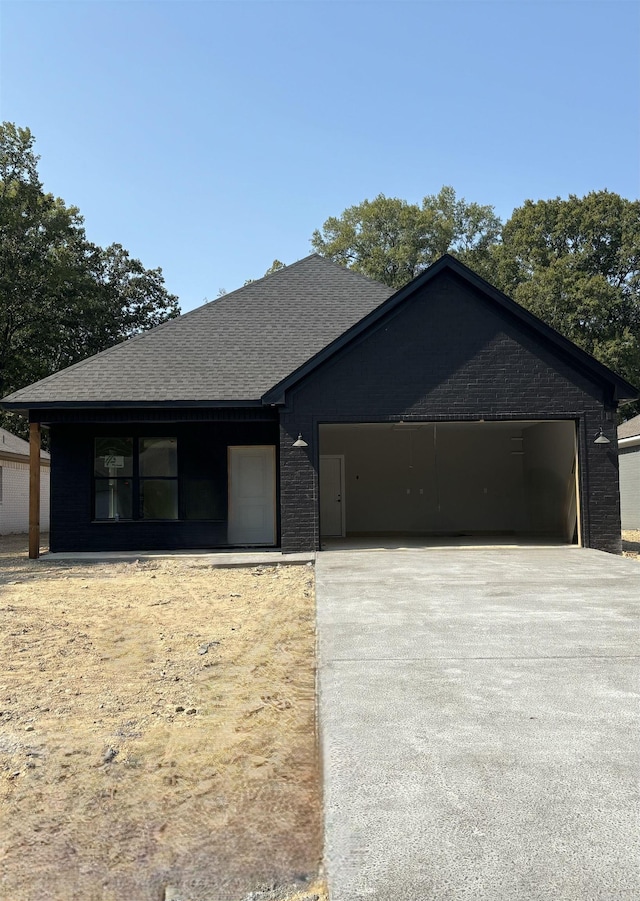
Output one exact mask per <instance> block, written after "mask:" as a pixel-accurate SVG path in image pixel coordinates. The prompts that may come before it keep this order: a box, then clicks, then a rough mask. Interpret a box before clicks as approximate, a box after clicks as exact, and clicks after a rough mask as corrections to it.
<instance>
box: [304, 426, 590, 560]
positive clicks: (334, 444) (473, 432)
mask: <svg viewBox="0 0 640 901" xmlns="http://www.w3.org/2000/svg"><path fill="white" fill-rule="evenodd" d="M319 480H320V534H321V537H322V538H323V539H337V538H367V537H369V538H382V537H388V538H400V537H405V538H414V539H420V538H424V539H429V538H433V539H438V538H444V537H449V538H458V539H469V538H476V539H482V540H484V541H485V542H486V540H487V539H493V540H492V541H491V543H502V542H503V541H504V543H511V542H512V541H513V539H516V540H518V541H525V542H526V541H529V540H542V541H549V542H560V543H579V540H580V532H579V496H578V488H577V485H578V479H577V451H576V427H575V422H574V421H572V420H562V421H558V420H554V421H540V420H536V421H528V420H525V421H517V422H438V423H433V422H411V423H403V422H399V423H358V424H326V425H321V426H320V472H319ZM424 543H429V542H428V541H426V542H424ZM462 543H464V542H462Z"/></svg>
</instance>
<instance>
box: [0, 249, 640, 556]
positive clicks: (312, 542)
mask: <svg viewBox="0 0 640 901" xmlns="http://www.w3.org/2000/svg"><path fill="white" fill-rule="evenodd" d="M636 397H637V391H636V389H635V388H633V386H631V385H629V384H628V383H627V382H626V381H625V380H624V379H622V378H620V377H619V376H617V375H616V374H615V373H613V372H611V370H609V369H607V368H606V367H605V366H603V365H602V364H600V363H599V362H597V361H596V360H595V359H594V358H593V357H591V356H589V354H587V353H585V352H584V351H582V350H580V349H579V348H578V347H576V346H575V345H574V344H572V343H571V342H570V341H568V340H566V339H565V338H563V337H562V336H561V335H559V334H558V333H557V332H555V331H554V330H553V329H551V328H549V327H548V326H547V325H545V324H544V323H543V322H541V321H540V320H539V319H537V318H536V317H535V316H533V315H532V314H530V313H529V312H527V311H526V310H524V309H523V308H522V307H520V306H519V305H518V304H516V303H514V302H513V301H512V300H510V299H509V298H508V297H506V296H505V295H504V294H502V293H501V292H500V291H498V290H496V289H495V288H493V287H492V286H491V285H489V284H488V283H487V282H485V281H484V280H483V279H481V278H480V277H479V276H477V275H475V274H474V273H473V272H471V271H470V270H469V269H467V268H466V267H465V266H463V265H462V264H461V263H459V262H458V261H457V260H455V259H454V258H453V257H450V256H448V255H447V256H444V257H443V258H442V259H440V260H439V261H438V262H437V263H435V264H434V265H433V266H431V267H430V268H429V269H428V270H427V271H425V272H424V273H422V274H421V275H420V276H418V277H417V278H416V279H414V280H413V281H412V282H411V283H410V284H408V285H406V286H405V287H404V288H402V289H401V290H400V291H397V292H392V290H391V289H389V288H387V287H386V286H384V285H381V284H378V283H376V282H373V281H370V280H369V279H366V278H364V277H362V276H360V275H357V274H355V273H353V272H351V271H349V270H347V269H344V268H341V267H339V266H337V265H335V264H333V263H331V262H329V261H327V260H325V259H323V258H322V257H319V256H317V255H312V256H310V257H307V258H305V259H304V260H300V261H299V262H298V263H295V264H294V265H292V266H288V267H286V268H284V269H282V270H280V271H278V272H275V273H273V274H272V275H270V276H268V277H265V278H263V279H260V280H259V281H256V282H252V283H250V284H249V285H247V286H245V287H244V288H241V289H240V290H239V291H236V292H233V293H232V294H227V295H225V296H224V297H221V298H220V299H218V300H216V301H213V302H212V303H209V304H206V305H205V306H203V307H200V308H199V309H197V310H194V311H192V312H190V313H187V314H186V315H184V316H181V317H180V318H178V319H175V320H172V321H171V322H168V323H165V324H163V325H161V326H159V327H158V328H156V329H153V330H152V331H150V332H147V333H144V334H143V335H140V336H138V337H136V338H134V339H133V340H131V341H127V342H125V343H124V344H120V345H118V346H116V347H113V348H111V349H110V350H107V351H105V352H104V353H101V354H98V355H97V356H95V357H91V358H90V359H88V360H85V361H83V362H81V363H78V364H76V365H75V366H72V367H70V368H69V369H66V370H64V371H62V372H59V373H56V374H55V375H53V376H50V377H49V378H47V379H44V380H42V381H40V382H37V383H35V384H34V385H30V386H29V387H27V388H23V389H22V390H20V391H17V392H15V393H14V394H12V395H10V396H9V397H8V398H5V400H4V405H5V406H6V407H8V408H9V409H12V410H18V411H20V412H22V413H24V414H25V415H27V416H28V417H29V418H30V420H31V421H32V422H40V423H42V424H44V425H45V426H46V427H48V428H49V430H50V436H51V449H52V458H53V470H52V496H51V503H52V527H51V541H50V544H51V549H52V550H53V551H73V550H76V551H78V550H97V549H100V550H137V549H162V548H198V547H200V548H205V547H206V548H223V547H246V546H278V545H279V546H280V547H281V548H282V549H283V551H285V552H291V551H302V550H312V549H317V548H319V547H320V542H321V538H322V537H330V536H341V535H345V534H346V535H372V536H381V535H410V536H414V537H415V536H424V537H425V540H428V538H429V536H433V535H459V534H461V533H463V534H471V535H475V534H477V535H493V536H497V537H498V538H499V536H501V535H514V534H517V535H520V536H523V537H530V538H531V537H534V536H542V537H544V538H550V539H555V540H559V541H577V542H578V543H581V544H583V545H585V546H587V547H593V548H599V549H601V550H606V551H611V552H614V553H619V552H620V548H621V540H620V506H619V490H618V457H617V453H616V441H615V438H616V431H615V425H614V423H615V417H616V410H617V405H618V402H619V401H621V400H628V399H634V398H636ZM599 435H602V436H603V437H602V438H601V440H600V441H599V442H598V443H594V439H595V438H596V437H598V436H599ZM603 439H605V440H606V443H603Z"/></svg>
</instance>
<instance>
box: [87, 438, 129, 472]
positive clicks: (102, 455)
mask: <svg viewBox="0 0 640 901" xmlns="http://www.w3.org/2000/svg"><path fill="white" fill-rule="evenodd" d="M94 475H97V476H112V477H115V476H118V477H122V476H132V475H133V438H96V444H95V457H94Z"/></svg>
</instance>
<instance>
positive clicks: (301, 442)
mask: <svg viewBox="0 0 640 901" xmlns="http://www.w3.org/2000/svg"><path fill="white" fill-rule="evenodd" d="M291 447H309V445H308V444H307V442H306V441H305V440H304V438H303V437H302V432H298V437H297V438H296V440H295V441H294V442H293V444H292V445H291Z"/></svg>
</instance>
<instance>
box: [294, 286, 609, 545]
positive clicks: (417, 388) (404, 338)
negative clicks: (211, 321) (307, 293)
mask: <svg viewBox="0 0 640 901" xmlns="http://www.w3.org/2000/svg"><path fill="white" fill-rule="evenodd" d="M614 414H615V404H614V403H613V402H612V401H611V400H610V399H609V398H607V397H606V396H605V387H604V386H603V385H602V384H599V383H597V382H596V380H595V379H594V377H593V375H591V374H588V373H587V372H586V371H582V370H581V369H580V368H579V367H578V366H577V364H576V362H575V361H574V360H573V359H572V358H571V357H570V356H569V355H566V356H565V355H564V354H563V353H562V352H561V351H558V350H557V349H556V348H554V347H552V346H551V345H550V344H548V343H547V342H546V341H545V340H544V339H543V338H541V337H540V336H539V335H538V334H537V333H535V332H534V331H533V330H530V329H529V328H528V327H527V326H525V325H523V324H522V323H521V322H520V321H519V320H518V319H516V318H515V317H514V316H512V315H510V314H509V313H508V312H505V311H503V310H501V309H498V308H497V307H496V305H494V304H492V303H491V301H490V300H489V299H487V298H486V297H485V296H484V295H483V294H481V293H480V292H479V291H476V290H475V289H474V288H472V287H471V286H469V285H468V284H467V283H466V282H463V281H462V280H460V279H459V278H458V277H457V276H455V275H453V274H451V273H443V274H442V275H440V276H438V277H437V278H435V279H434V280H433V281H432V282H431V283H429V284H428V285H427V286H426V287H425V288H423V289H422V291H420V292H417V293H416V294H415V295H413V296H412V297H411V298H409V300H408V301H407V302H406V303H405V304H403V305H402V306H401V307H400V308H399V310H397V311H395V312H394V313H393V314H391V315H390V316H389V317H386V318H385V319H384V320H382V321H381V322H379V323H378V324H377V325H376V327H375V330H372V331H370V332H369V333H367V334H366V335H365V336H362V337H360V338H359V339H357V341H356V342H354V343H352V344H351V345H349V346H348V347H346V348H344V349H343V350H342V351H340V353H339V354H337V355H336V356H334V357H333V358H332V359H331V360H330V361H328V362H327V363H325V364H324V365H323V366H322V367H320V368H319V369H318V370H316V371H315V372H314V373H312V374H311V375H309V376H308V377H307V378H306V379H305V380H304V381H303V382H301V383H300V384H299V385H298V386H296V387H295V388H294V389H292V390H291V391H289V392H288V394H287V397H286V404H285V406H284V407H283V408H282V410H281V427H280V467H281V469H280V478H281V485H282V491H281V542H282V548H283V550H284V551H286V552H293V551H301V550H310V549H315V548H318V547H319V524H318V478H317V469H318V426H319V424H321V423H323V422H358V421H359V422H376V421H378V422H380V421H382V422H384V421H394V420H398V419H400V418H402V419H404V420H411V419H412V418H413V419H416V420H426V421H447V420H460V421H464V420H476V419H479V418H484V419H486V420H492V419H493V420H500V419H502V420H505V419H574V420H576V421H577V423H578V436H579V458H580V479H581V523H582V540H583V544H584V545H586V546H587V547H593V548H598V549H600V550H604V551H610V552H612V553H620V550H621V542H620V509H619V492H618V464H617V454H616V438H615V432H616V430H615V415H614ZM600 426H603V427H604V431H605V434H606V435H607V437H608V438H609V439H610V440H611V444H610V445H594V444H593V439H594V437H595V435H596V433H597V431H598V429H599V428H600ZM300 431H301V432H302V434H303V436H304V438H305V440H306V441H307V442H308V443H309V447H308V448H294V447H292V446H291V445H292V443H293V441H294V440H295V438H296V437H297V434H298V432H300Z"/></svg>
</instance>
